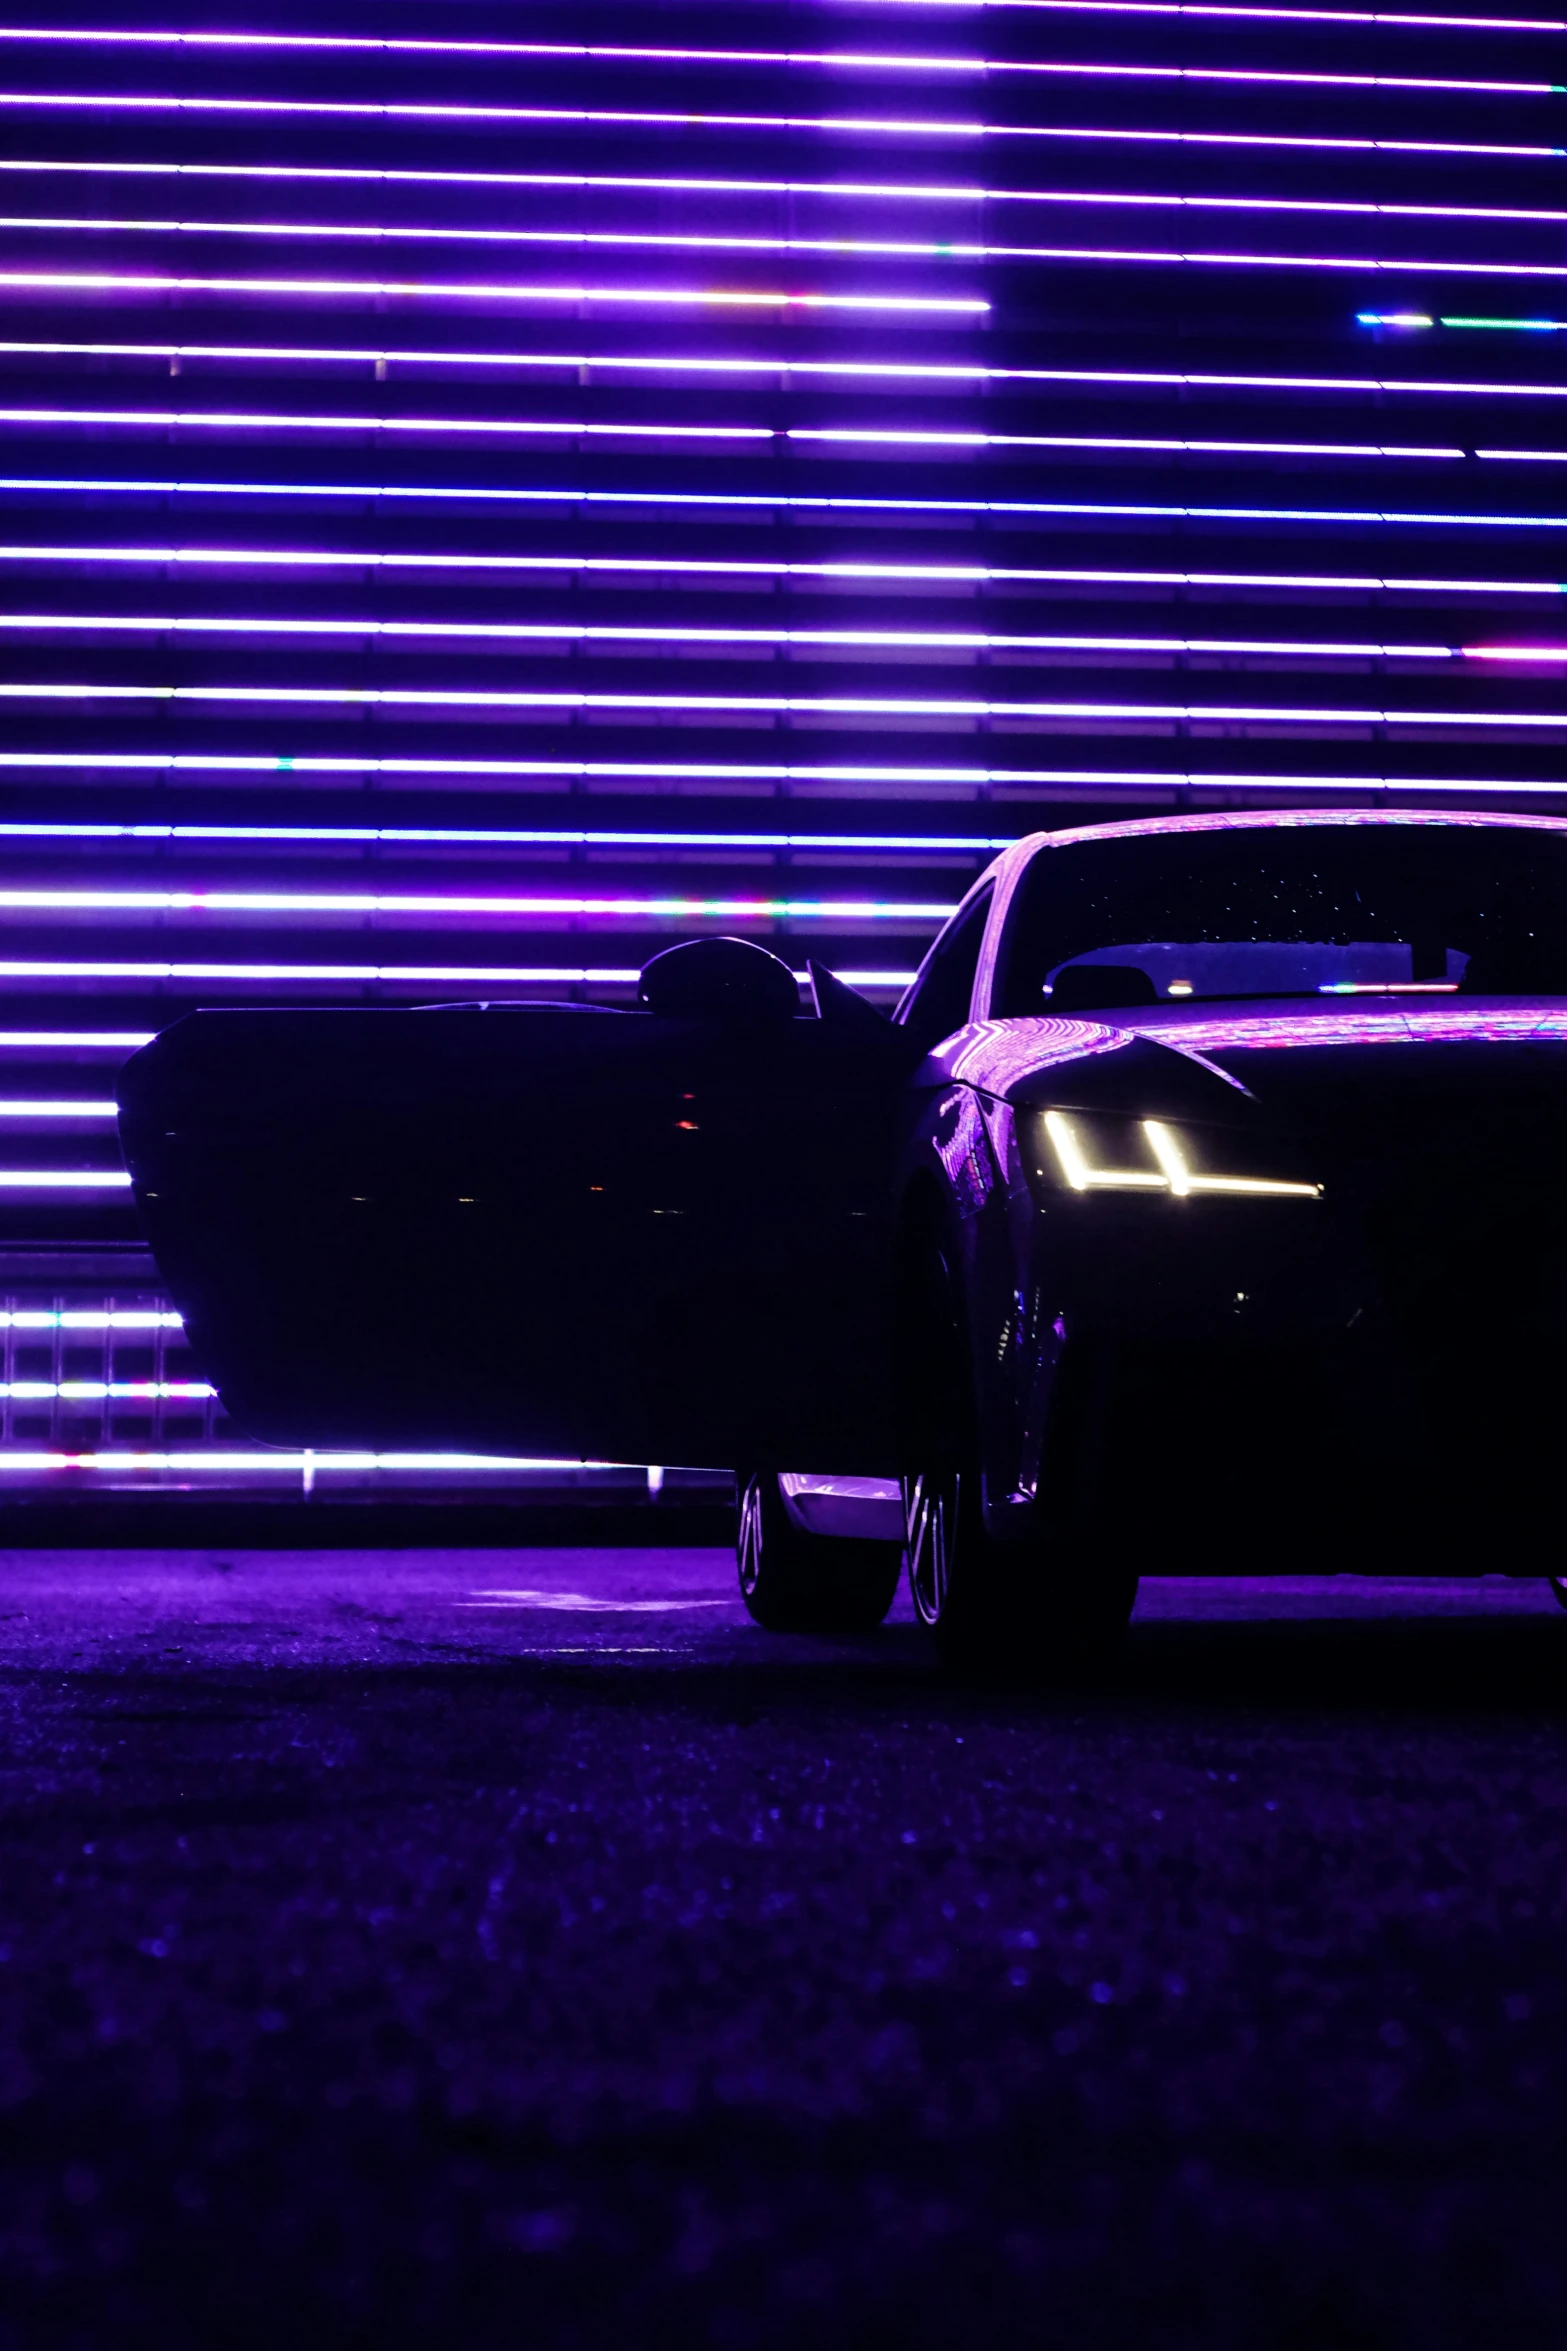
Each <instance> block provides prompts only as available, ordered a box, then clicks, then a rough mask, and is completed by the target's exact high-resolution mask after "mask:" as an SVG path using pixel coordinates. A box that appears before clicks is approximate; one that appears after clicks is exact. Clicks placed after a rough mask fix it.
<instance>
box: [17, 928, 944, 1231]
mask: <svg viewBox="0 0 1567 2351" xmlns="http://www.w3.org/2000/svg"><path fill="white" fill-rule="evenodd" d="M641 976H642V975H641V973H640V971H639V970H637V969H635V968H633V967H627V966H619V965H608V964H553V963H552V964H507V965H494V964H484V965H474V964H444V963H443V964H411V963H388V964H380V963H121V962H115V963H110V962H98V961H85V960H67V959H65V958H63V957H62V958H57V959H54V960H50V961H44V960H28V961H20V960H9V961H3V962H0V980H37V979H59V980H149V981H161V980H172V981H181V982H200V981H210V982H211V983H212V984H213V985H214V986H225V987H241V986H249V985H250V984H251V983H252V982H254V981H261V982H263V983H264V984H265V985H267V986H274V985H277V986H281V985H284V984H292V983H295V982H298V983H300V984H303V985H307V986H310V987H339V988H351V987H374V986H381V985H385V986H387V987H420V988H423V987H442V988H446V987H451V988H485V987H508V988H509V987H561V988H570V987H584V988H629V987H634V986H635V984H636V982H637V981H638V980H639V979H640V977H641ZM806 976H807V975H806V974H805V973H804V972H796V973H795V978H796V979H797V980H803V979H805V978H806ZM838 977H839V978H840V979H841V980H844V981H846V982H847V983H848V985H849V986H850V987H860V988H906V987H907V986H908V984H909V982H910V980H912V979H913V977H914V974H913V972H912V971H840V972H839V974H838ZM5 1041H6V1040H5V1037H4V1035H3V1034H0V1044H3V1043H4V1042H5ZM62 1041H63V1040H62ZM138 1042H139V1043H142V1044H148V1043H150V1042H151V1039H150V1038H147V1037H143V1038H140V1039H139V1040H138ZM129 1181H130V1178H129V1176H114V1175H103V1176H99V1175H64V1176H59V1175H39V1176H32V1175H5V1174H3V1173H0V1185H6V1184H10V1185H13V1186H23V1185H28V1184H67V1185H70V1184H104V1185H117V1184H127V1183H129Z"/></svg>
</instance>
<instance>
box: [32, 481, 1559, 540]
mask: <svg viewBox="0 0 1567 2351" xmlns="http://www.w3.org/2000/svg"><path fill="white" fill-rule="evenodd" d="M0 490H17V491H23V492H26V491H39V492H50V493H59V492H62V491H82V492H86V493H89V494H91V495H94V496H99V497H112V496H116V495H120V496H129V497H142V498H147V497H157V498H173V497H179V496H182V495H184V496H190V497H202V498H353V499H359V500H361V501H362V500H366V499H372V498H373V499H387V500H401V499H407V500H409V501H411V502H417V503H420V504H428V503H436V504H443V505H470V504H471V505H507V506H584V507H596V506H624V507H630V508H642V507H668V506H673V507H679V508H690V509H691V510H692V511H694V512H697V513H706V512H709V511H711V510H713V509H715V508H716V509H718V510H720V511H734V512H736V513H754V512H755V511H756V510H757V509H759V508H760V509H762V510H763V511H765V512H777V513H789V514H932V515H936V514H1040V515H1046V514H1049V515H1057V514H1085V515H1104V516H1106V517H1113V518H1115V519H1117V520H1119V519H1122V518H1130V519H1132V520H1138V521H1148V522H1265V523H1273V524H1277V523H1287V522H1309V523H1334V524H1340V523H1351V524H1362V525H1364V524H1380V523H1397V524H1406V523H1407V524H1414V525H1418V526H1421V527H1432V526H1434V527H1435V528H1438V529H1442V530H1463V529H1474V530H1509V531H1512V530H1555V531H1560V530H1567V514H1560V513H1558V514H1462V513H1459V514H1444V513H1441V512H1421V511H1418V510H1417V511H1408V510H1402V509H1399V508H1397V507H1380V508H1379V507H1355V506H1348V507H1335V506H1165V505H1156V504H1154V503H1152V502H1148V503H1142V502H1138V503H1132V502H1130V501H1122V502H1119V503H1117V502H1113V501H1111V500H1107V499H1086V498H878V497H855V496H841V495H833V496H827V495H825V494H820V495H818V494H817V493H815V492H799V491H780V492H778V493H776V494H769V493H760V494H759V493H756V492H752V491H736V492H730V491H727V490H574V489H565V488H562V489H543V490H523V489H509V488H497V487H495V486H494V485H492V484H485V483H477V484H469V483H465V484H462V485H461V486H458V485H455V484H446V483H434V482H431V483H419V482H374V483H355V482H344V481H337V482H222V481H205V482H204V481H194V480H192V481H179V480H162V481H159V480H140V481H138V480H134V479H131V480H125V479H121V480H113V479H111V478H109V477H107V476H99V477H97V478H94V477H93V476H92V475H90V474H88V475H48V474H10V475H4V476H0Z"/></svg>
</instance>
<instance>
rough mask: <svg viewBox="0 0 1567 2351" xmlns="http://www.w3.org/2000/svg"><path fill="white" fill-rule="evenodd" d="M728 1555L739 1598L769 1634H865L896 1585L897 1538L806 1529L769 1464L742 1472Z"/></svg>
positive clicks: (879, 1616)
mask: <svg viewBox="0 0 1567 2351" xmlns="http://www.w3.org/2000/svg"><path fill="white" fill-rule="evenodd" d="M735 1483H736V1488H737V1495H738V1500H739V1505H740V1518H739V1526H738V1529H737V1532H736V1541H735V1554H736V1562H737V1565H738V1567H739V1570H740V1597H741V1599H742V1600H743V1601H744V1602H745V1605H746V1609H747V1611H748V1613H749V1614H750V1615H751V1617H752V1618H753V1619H754V1620H755V1622H756V1623H757V1624H759V1625H761V1626H762V1627H763V1628H764V1630H766V1631H767V1632H770V1633H868V1632H872V1631H874V1630H875V1628H876V1626H877V1625H879V1624H880V1623H881V1621H882V1618H883V1617H884V1616H885V1615H886V1613H887V1611H888V1609H889V1608H890V1607H891V1606H892V1603H893V1597H894V1595H895V1594H896V1592H897V1589H898V1576H899V1573H900V1571H901V1568H902V1554H901V1552H900V1551H899V1548H898V1545H897V1544H896V1543H875V1542H866V1541H862V1540H859V1539H857V1538H855V1537H853V1536H843V1535H809V1534H807V1533H805V1531H804V1529H803V1528H801V1527H797V1526H796V1525H795V1523H794V1521H793V1519H792V1518H791V1517H790V1516H789V1513H788V1510H787V1509H786V1507H785V1505H784V1499H783V1495H782V1493H781V1492H780V1490H779V1485H778V1474H777V1472H776V1470H770V1469H764V1470H751V1471H747V1472H742V1473H741V1474H740V1476H738V1477H737V1479H736V1481H735Z"/></svg>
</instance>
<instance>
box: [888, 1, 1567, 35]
mask: <svg viewBox="0 0 1567 2351" xmlns="http://www.w3.org/2000/svg"><path fill="white" fill-rule="evenodd" d="M860 5H861V6H862V7H872V8H886V7H892V8H940V9H943V10H947V9H952V8H973V9H980V8H992V9H995V8H1027V9H1033V10H1037V11H1039V12H1041V13H1043V14H1052V15H1060V16H1174V17H1188V16H1190V17H1226V18H1227V17H1239V18H1244V19H1248V20H1250V21H1252V22H1254V23H1259V24H1341V25H1376V26H1378V27H1382V28H1387V27H1392V28H1394V29H1396V28H1397V27H1399V26H1401V25H1402V26H1406V27H1408V28H1409V29H1410V30H1411V31H1427V32H1443V33H1448V32H1473V33H1567V24H1561V23H1557V22H1556V21H1554V20H1553V19H1552V18H1550V17H1535V16H1409V15H1405V14H1402V13H1392V14H1389V13H1387V12H1384V11H1383V10H1381V9H1361V8H1247V7H1233V8H1232V7H1229V6H1226V5H1222V4H1216V0H860Z"/></svg>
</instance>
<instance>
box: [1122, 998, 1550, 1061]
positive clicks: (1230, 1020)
mask: <svg viewBox="0 0 1567 2351" xmlns="http://www.w3.org/2000/svg"><path fill="white" fill-rule="evenodd" d="M1110 1017H1111V1018H1113V1019H1115V1020H1116V1023H1117V1026H1119V1027H1124V1029H1125V1031H1126V1033H1127V1035H1129V1036H1140V1037H1149V1038H1153V1039H1155V1040H1156V1041H1157V1042H1159V1043H1162V1044H1167V1045H1174V1046H1176V1047H1177V1048H1180V1047H1182V1046H1187V1045H1189V1046H1191V1047H1192V1048H1194V1049H1195V1050H1197V1051H1200V1052H1204V1053H1224V1052H1235V1051H1237V1050H1240V1051H1245V1052H1258V1053H1265V1052H1279V1051H1289V1050H1291V1049H1294V1048H1298V1047H1302V1046H1305V1047H1313V1048H1321V1047H1324V1046H1334V1045H1338V1046H1343V1045H1513V1044H1527V1043H1531V1042H1533V1043H1549V1044H1567V1005H1563V1004H1559V1003H1558V1004H1549V1003H1547V1004H1533V1005H1523V1006H1518V1007H1516V1008H1513V1007H1503V1006H1497V1007H1495V1008H1492V1009H1488V1010H1485V1011H1481V1010H1479V1009H1478V1008H1476V1009H1472V1010H1471V1009H1470V1008H1469V1007H1467V1006H1466V1007H1464V1008H1463V1009H1460V1008H1459V1007H1458V1006H1456V1005H1436V1004H1430V1003H1423V1004H1422V1005H1421V1007H1420V1009H1419V1010H1418V1011H1415V1010H1410V1011H1407V1012H1406V1011H1399V1012H1393V1011H1378V1012H1344V1011H1340V1010H1338V1009H1336V1008H1334V1007H1331V1006H1328V1005H1324V1006H1323V1008H1322V1010H1321V1011H1320V1012H1318V1011H1313V1010H1311V1009H1309V1008H1308V1007H1307V1006H1306V1005H1304V1004H1302V1005H1301V1007H1300V1008H1299V1009H1298V1010H1297V1011H1291V1012H1288V1013H1278V1012H1267V1013H1264V1012H1251V1013H1231V1014H1229V1015H1227V1016H1222V1017H1219V1018H1211V1017H1207V1016H1203V1017H1199V1018H1197V1019H1195V1020H1192V1021H1190V1022H1189V1023H1188V1022H1186V1021H1182V1022H1181V1024H1180V1026H1179V1027H1171V1028H1165V1027H1163V1026H1161V1025H1155V1024H1153V1023H1151V1022H1147V1021H1125V1022H1123V1021H1122V1020H1121V1018H1120V1016H1119V1015H1114V1014H1113V1015H1111V1016H1110Z"/></svg>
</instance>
